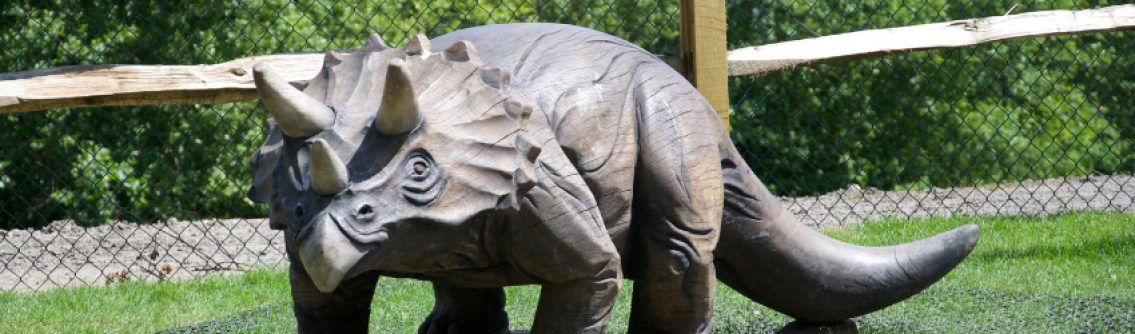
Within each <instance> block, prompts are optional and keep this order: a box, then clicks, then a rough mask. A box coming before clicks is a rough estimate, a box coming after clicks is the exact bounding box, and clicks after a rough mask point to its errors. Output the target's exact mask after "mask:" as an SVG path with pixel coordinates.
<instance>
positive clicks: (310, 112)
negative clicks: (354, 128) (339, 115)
mask: <svg viewBox="0 0 1135 334" xmlns="http://www.w3.org/2000/svg"><path fill="white" fill-rule="evenodd" d="M252 76H253V79H254V80H255V81H256V90H258V91H260V99H261V100H263V101H264V107H266V108H268V113H269V114H272V118H274V119H275V120H276V124H278V125H279V126H280V131H283V132H284V134H285V135H288V137H292V138H304V137H310V136H314V135H315V134H318V133H319V132H322V131H323V130H325V129H327V128H330V127H331V125H332V124H333V123H335V112H334V111H332V110H331V108H329V107H327V106H326V105H324V104H323V103H322V102H319V101H317V100H315V99H313V98H311V97H310V96H307V95H305V94H304V93H303V92H300V91H299V89H296V88H295V87H292V85H291V84H289V83H288V82H287V81H286V80H284V79H283V78H281V77H280V76H279V75H277V74H276V72H275V71H273V70H272V68H271V67H268V65H266V64H263V63H260V64H256V66H253V67H252Z"/></svg>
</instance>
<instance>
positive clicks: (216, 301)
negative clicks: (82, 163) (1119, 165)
mask: <svg viewBox="0 0 1135 334" xmlns="http://www.w3.org/2000/svg"><path fill="white" fill-rule="evenodd" d="M970 223H972V224H977V225H978V226H980V227H981V232H982V234H981V240H980V242H979V243H978V246H977V248H976V249H975V250H974V253H973V254H972V255H971V256H970V258H969V259H967V260H966V261H965V262H963V263H962V264H961V265H960V266H959V267H958V268H957V269H956V270H954V272H952V273H951V274H950V275H948V276H946V277H945V278H944V279H943V280H942V281H941V282H939V283H938V284H936V285H935V286H933V287H931V288H930V289H929V290H927V291H926V292H924V293H922V294H920V295H918V296H915V297H914V298H911V299H910V300H908V301H905V302H902V303H899V304H897V305H895V306H892V307H890V308H887V309H884V310H882V311H880V312H876V313H873V314H870V315H867V316H864V317H860V318H857V319H856V321H857V322H858V323H859V324H860V330H861V331H862V332H863V333H910V332H933V333H967V334H968V333H972V332H995V333H1069V332H1104V333H1108V332H1115V333H1125V332H1135V217H1133V216H1131V215H1123V214H1102V213H1073V214H1065V215H1059V216H1053V217H1047V218H1041V219H1031V218H995V219H981V218H977V219H971V218H954V219H928V220H919V221H917V222H909V221H884V222H878V223H870V224H866V225H864V226H859V227H851V228H846V229H841V230H834V231H825V233H827V234H829V235H831V236H833V237H835V238H838V239H841V240H845V241H848V242H852V243H856V244H861V245H890V244H895V243H901V242H908V241H913V240H917V239H921V238H926V237H929V236H931V235H934V234H937V233H941V232H944V231H946V230H949V229H951V228H954V227H957V226H961V225H964V224H970ZM379 284H380V287H379V289H378V290H379V293H378V295H377V297H376V298H375V302H374V304H373V312H372V313H373V318H372V321H371V324H372V325H371V326H372V332H374V333H414V332H416V328H417V326H418V323H419V322H420V321H421V320H422V319H423V318H424V317H425V316H426V315H427V314H428V313H429V311H430V309H431V307H432V305H433V298H432V296H433V295H432V293H431V291H430V288H429V284H428V283H424V282H417V281H410V280H383V281H380V283H379ZM630 285H631V284H630V282H627V284H625V285H624V287H623V291H622V293H620V298H619V301H618V304H616V307H615V314H614V316H613V317H612V323H611V326H610V328H609V332H612V333H621V332H624V331H625V329H626V321H627V318H628V315H629V310H630V301H629V296H630V294H629V292H630V290H631V287H630ZM506 291H507V293H508V299H509V304H508V312H509V314H510V315H511V317H512V323H513V328H527V327H528V326H529V325H530V324H531V322H532V316H533V312H534V311H535V305H536V299H537V295H538V291H539V289H538V288H537V287H514V288H509V289H507V290H506ZM289 300H290V298H289V297H288V293H287V274H286V272H285V271H283V270H281V269H275V270H260V271H255V272H252V273H250V274H248V275H244V276H237V277H233V278H225V279H221V278H213V279H206V280H201V281H197V282H187V283H161V284H143V283H126V284H120V285H115V286H111V287H91V288H76V289H61V290H51V291H45V292H40V293H35V294H10V293H9V294H0V319H3V320H0V333H27V332H37V333H50V332H66V333H72V332H91V333H99V332H138V333H147V332H153V331H157V330H169V329H179V330H182V331H187V330H190V329H192V330H197V331H199V332H205V333H211V332H236V333H288V332H294V331H295V329H294V327H295V320H294V319H293V318H292V315H291V305H290V303H289ZM245 310H250V311H246V312H243V313H242V311H245ZM210 319H212V320H211V321H206V322H203V323H201V322H200V321H203V320H210ZM789 321H791V319H789V318H788V317H786V316H784V315H781V314H779V313H776V312H775V311H772V310H769V309H767V308H765V307H763V306H760V305H757V304H755V303H752V302H750V301H748V300H747V299H745V298H744V297H742V296H740V295H738V294H737V293H735V292H733V291H732V290H730V289H728V288H727V287H725V286H724V285H718V292H717V306H716V309H715V318H714V325H715V332H718V333H761V332H772V331H775V330H776V329H778V328H779V327H781V326H783V325H784V324H785V323H787V322H789ZM194 323H196V325H194V326H193V327H192V328H179V327H180V326H185V325H190V324H194Z"/></svg>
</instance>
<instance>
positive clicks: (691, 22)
mask: <svg viewBox="0 0 1135 334" xmlns="http://www.w3.org/2000/svg"><path fill="white" fill-rule="evenodd" d="M681 25H682V26H681V34H682V37H681V49H682V58H684V60H685V64H686V71H685V74H686V78H687V79H689V80H690V83H692V84H694V86H695V87H697V88H698V92H700V93H701V94H702V96H705V98H706V100H708V101H709V104H710V105H711V106H713V110H715V111H716V112H717V116H718V117H719V118H721V121H722V122H723V123H725V127H726V128H729V77H728V73H729V70H728V67H727V64H726V54H727V50H728V46H727V45H726V44H725V33H726V25H725V0H682V2H681Z"/></svg>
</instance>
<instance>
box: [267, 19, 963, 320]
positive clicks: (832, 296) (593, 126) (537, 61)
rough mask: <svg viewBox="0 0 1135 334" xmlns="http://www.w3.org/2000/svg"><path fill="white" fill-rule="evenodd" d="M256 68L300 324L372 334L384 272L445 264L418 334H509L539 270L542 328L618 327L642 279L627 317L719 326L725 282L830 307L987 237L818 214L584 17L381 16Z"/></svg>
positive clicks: (932, 277)
mask: <svg viewBox="0 0 1135 334" xmlns="http://www.w3.org/2000/svg"><path fill="white" fill-rule="evenodd" d="M431 44H432V45H434V46H437V47H431ZM474 46H476V49H474ZM254 75H255V78H256V85H257V87H258V89H259V91H260V94H261V97H262V99H263V102H264V104H265V107H266V108H267V109H268V110H269V112H270V113H271V114H272V116H273V120H272V121H269V126H268V131H269V134H268V139H267V140H266V142H265V143H264V146H263V147H262V148H260V150H259V151H257V153H256V154H255V155H254V156H253V157H252V166H253V168H254V170H255V174H256V175H255V181H254V184H253V186H252V189H250V190H249V197H250V198H251V199H253V200H254V201H257V202H262V203H267V204H269V208H270V217H271V224H272V225H273V227H274V228H278V229H283V230H284V231H285V234H286V240H287V242H286V243H287V251H288V256H289V259H290V260H291V270H290V275H291V284H292V296H293V298H294V301H295V316H296V318H297V320H298V322H299V328H300V332H305V333H321V332H329V333H355V332H360V333H361V332H365V331H366V330H367V322H368V318H369V313H370V310H369V307H370V303H371V299H372V296H373V294H374V285H375V282H376V280H377V279H378V277H379V276H380V275H381V276H390V277H405V278H415V279H422V280H429V281H431V282H432V283H433V286H434V292H435V297H436V304H435V306H434V309H433V312H432V313H431V314H430V316H429V317H428V318H427V319H426V320H425V322H424V323H423V324H422V326H421V328H420V333H501V332H507V329H508V317H507V315H506V313H505V312H504V309H503V306H504V292H503V290H502V287H504V286H511V285H523V284H540V285H541V286H542V288H541V292H540V301H539V304H538V306H537V311H536V317H535V321H534V324H533V328H532V333H602V332H603V331H604V329H605V327H606V325H607V322H608V320H609V317H610V315H611V309H612V305H613V303H614V301H615V297H616V295H617V294H618V292H619V288H620V285H621V284H622V282H623V279H624V278H628V279H632V280H633V284H634V289H633V291H634V292H633V298H632V300H633V302H632V303H633V305H632V311H631V315H630V320H629V326H630V332H635V333H708V332H709V331H710V330H711V319H710V318H711V315H712V311H713V296H714V289H715V284H716V282H717V281H718V280H720V281H721V282H723V283H725V284H726V285H728V286H730V287H732V288H733V289H735V290H737V291H738V292H740V293H742V294H743V295H745V296H746V297H748V298H750V299H752V300H753V301H756V302H758V303H761V304H764V305H766V306H769V307H771V308H773V309H775V310H778V311H780V312H783V313H785V314H788V315H790V316H792V317H795V318H797V319H798V320H799V321H802V322H807V323H829V322H835V321H841V320H843V319H847V318H850V317H854V316H857V315H862V314H865V313H869V312H872V311H875V310H878V309H881V308H884V307H886V306H888V305H891V304H894V303H896V302H899V301H901V300H903V299H906V298H908V297H910V296H912V295H914V294H916V293H918V292H920V291H922V290H923V289H925V288H926V287H928V286H929V285H931V284H933V283H934V282H936V281H937V280H938V279H940V278H941V277H942V276H944V275H945V274H946V273H948V272H949V271H950V270H951V269H953V268H954V267H955V266H956V265H957V264H958V263H960V262H961V261H962V260H963V259H964V258H965V257H966V256H967V255H968V254H969V252H970V251H971V250H972V249H973V247H974V245H975V244H976V243H977V238H978V230H977V227H976V226H972V225H970V226H963V227H960V228H957V229H955V230H952V231H949V232H945V233H943V234H940V235H938V236H935V237H932V238H929V239H925V240H921V241H917V242H913V243H909V244H904V245H898V246H890V247H859V246H855V245H849V244H845V243H842V242H839V241H836V240H834V239H830V238H828V237H826V236H824V235H822V234H819V233H817V232H814V231H812V230H811V229H809V228H807V227H806V226H803V225H802V224H800V223H799V222H798V221H797V220H796V219H795V218H794V217H793V216H792V214H790V213H789V212H787V211H786V210H785V209H784V207H782V206H781V205H780V204H779V203H778V202H777V200H776V199H775V197H773V195H772V194H770V193H769V191H768V190H767V189H766V188H765V186H764V185H763V184H762V183H761V181H760V180H758V178H757V177H756V176H755V175H754V174H753V172H752V171H750V169H749V167H748V166H747V165H746V163H745V161H744V160H742V158H741V156H740V155H739V154H738V152H737V150H736V149H735V148H734V147H733V145H732V143H731V142H730V140H729V137H728V134H727V132H726V131H725V129H724V127H723V125H722V124H721V123H720V121H719V119H718V118H717V116H716V114H715V113H714V111H713V110H712V108H711V107H710V106H709V105H708V104H707V103H706V101H705V100H704V99H703V98H702V97H701V95H699V94H698V92H697V91H696V90H695V89H694V87H692V86H691V85H690V84H689V83H688V82H687V81H686V79H684V78H683V77H682V76H681V75H680V74H678V73H677V72H675V71H674V70H673V69H671V68H670V67H669V66H667V65H666V64H665V63H663V62H662V61H660V60H659V59H657V58H656V57H655V56H653V55H651V54H649V53H647V52H645V51H644V50H642V49H640V48H638V47H637V46H635V45H633V44H631V43H629V42H626V41H623V40H620V39H617V38H614V37H612V36H609V35H606V34H602V33H599V32H596V31H592V30H588V29H584V28H578V27H572V26H565V25H556V24H509V25H494V26H484V27H478V28H472V29H466V30H461V31H457V32H454V33H451V34H448V35H445V36H441V37H439V38H436V39H435V40H433V41H432V43H431V42H430V41H429V40H427V39H426V38H425V37H424V36H420V35H419V36H418V37H415V38H414V39H413V40H412V41H411V42H410V43H409V44H408V45H406V46H405V47H402V48H391V47H387V46H385V45H384V44H383V43H382V41H381V40H380V39H378V37H377V36H372V37H371V39H370V40H369V41H368V43H367V46H365V47H364V48H363V49H360V50H358V51H356V52H353V53H350V54H339V53H335V52H329V53H328V54H327V56H326V60H325V64H324V68H323V71H322V72H321V73H320V74H319V75H317V76H316V77H315V78H313V79H312V80H310V81H308V82H307V83H306V84H305V85H302V87H301V89H297V88H295V87H293V86H291V85H289V84H288V83H287V82H285V81H284V80H282V79H280V78H279V77H278V76H277V75H276V74H274V73H273V71H272V70H271V69H270V68H268V67H267V66H264V65H258V66H256V68H255V69H254Z"/></svg>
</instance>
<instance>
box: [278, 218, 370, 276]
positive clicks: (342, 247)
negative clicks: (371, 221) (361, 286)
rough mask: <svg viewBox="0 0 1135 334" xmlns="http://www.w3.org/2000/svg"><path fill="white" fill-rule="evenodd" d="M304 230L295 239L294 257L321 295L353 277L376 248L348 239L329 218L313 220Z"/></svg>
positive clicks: (332, 219)
mask: <svg viewBox="0 0 1135 334" xmlns="http://www.w3.org/2000/svg"><path fill="white" fill-rule="evenodd" d="M307 229H310V230H308V231H304V234H305V235H304V237H303V238H297V241H298V245H297V246H298V247H297V253H298V254H297V255H299V258H300V262H301V263H303V266H304V269H305V270H306V271H307V274H308V276H310V277H311V280H312V282H313V283H315V287H316V288H318V289H319V291H322V292H324V293H329V292H332V291H335V288H337V287H338V286H339V283H341V282H342V281H343V280H344V279H348V278H350V277H353V275H352V276H348V273H349V272H351V271H352V269H354V268H355V267H356V266H357V265H358V264H359V260H360V259H362V258H363V257H364V256H366V254H367V253H369V252H370V251H372V250H374V249H376V248H377V247H378V246H377V245H375V244H369V243H368V244H363V243H358V242H355V241H354V240H351V239H350V238H349V237H347V234H346V233H344V231H343V230H342V227H341V226H340V224H339V223H338V222H337V220H336V219H335V218H334V216H332V215H327V216H324V217H322V219H316V220H315V221H313V222H312V224H310V226H308V227H307ZM383 233H385V232H383ZM357 274H358V273H355V274H354V275H357Z"/></svg>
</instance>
